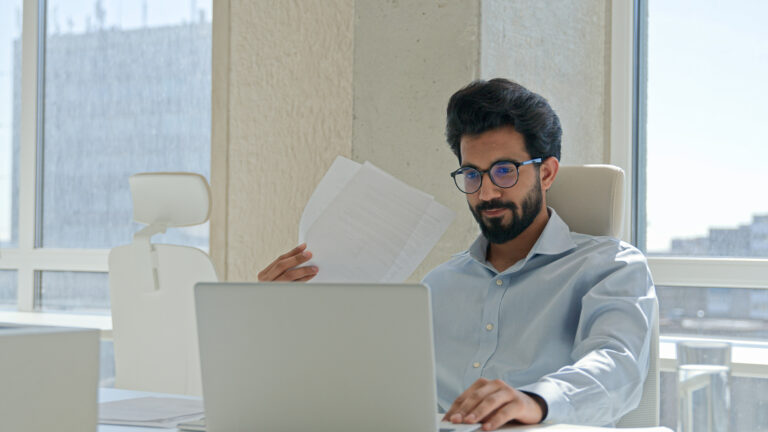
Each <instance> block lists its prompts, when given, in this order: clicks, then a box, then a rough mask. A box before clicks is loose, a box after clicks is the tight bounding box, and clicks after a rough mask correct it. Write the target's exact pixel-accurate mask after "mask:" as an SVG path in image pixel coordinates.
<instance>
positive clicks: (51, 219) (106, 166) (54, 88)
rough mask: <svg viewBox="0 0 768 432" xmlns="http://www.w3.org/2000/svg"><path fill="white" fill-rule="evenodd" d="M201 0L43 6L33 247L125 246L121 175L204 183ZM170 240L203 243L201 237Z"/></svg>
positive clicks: (205, 84) (205, 43)
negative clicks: (36, 238) (37, 233)
mask: <svg viewBox="0 0 768 432" xmlns="http://www.w3.org/2000/svg"><path fill="white" fill-rule="evenodd" d="M211 8H212V7H211V0H208V1H202V0H198V1H194V2H189V1H188V0H177V1H163V2H125V1H119V0H113V1H95V2H94V1H91V2H72V1H65V0H49V1H48V6H47V37H46V51H45V52H46V57H45V71H46V72H45V125H44V156H43V166H44V168H43V176H42V179H43V205H42V207H43V209H42V211H43V213H42V214H43V216H42V219H43V220H42V244H43V246H44V247H76V248H110V247H113V246H115V245H118V244H124V243H128V242H130V240H131V235H132V234H133V233H134V232H135V231H137V230H138V229H139V228H140V226H139V225H138V224H136V223H133V222H132V213H131V199H130V193H129V188H128V177H129V176H130V175H131V174H134V173H137V172H144V171H193V172H197V173H201V174H203V175H204V176H206V177H208V175H209V171H210V123H211V116H210V113H211V101H210V95H211ZM175 236H176V238H175V240H174V241H176V242H180V243H185V244H191V245H195V246H206V245H207V243H208V231H207V229H206V228H200V227H197V228H196V229H193V230H180V232H178V233H177V234H175Z"/></svg>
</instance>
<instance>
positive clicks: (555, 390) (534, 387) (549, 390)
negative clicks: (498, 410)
mask: <svg viewBox="0 0 768 432" xmlns="http://www.w3.org/2000/svg"><path fill="white" fill-rule="evenodd" d="M518 390H520V391H521V392H524V393H533V394H535V395H538V396H539V397H540V398H542V399H544V402H545V403H546V405H547V406H546V408H547V412H546V413H545V416H544V418H542V419H541V421H542V422H544V421H546V422H548V423H564V422H565V418H566V417H568V411H569V409H570V407H569V403H568V399H567V398H566V397H565V395H564V394H563V391H562V390H561V389H560V388H559V387H558V386H557V384H554V383H552V382H549V381H538V382H535V383H533V384H528V385H526V386H523V387H518Z"/></svg>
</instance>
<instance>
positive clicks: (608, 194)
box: [547, 165, 624, 238]
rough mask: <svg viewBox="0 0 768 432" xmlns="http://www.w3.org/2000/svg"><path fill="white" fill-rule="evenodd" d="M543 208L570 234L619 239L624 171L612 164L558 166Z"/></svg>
mask: <svg viewBox="0 0 768 432" xmlns="http://www.w3.org/2000/svg"><path fill="white" fill-rule="evenodd" d="M547 205H548V206H550V207H552V208H553V209H555V211H556V212H557V214H558V215H559V216H560V217H561V218H562V219H563V220H564V221H565V223H567V224H568V226H569V227H570V228H571V231H574V232H579V233H583V234H589V235H595V236H610V237H616V238H619V237H621V229H622V224H623V222H624V171H623V170H622V169H621V168H619V167H616V166H613V165H577V166H567V165H562V166H560V170H559V171H558V173H557V178H556V179H555V182H554V183H553V184H552V187H550V189H549V191H548V192H547Z"/></svg>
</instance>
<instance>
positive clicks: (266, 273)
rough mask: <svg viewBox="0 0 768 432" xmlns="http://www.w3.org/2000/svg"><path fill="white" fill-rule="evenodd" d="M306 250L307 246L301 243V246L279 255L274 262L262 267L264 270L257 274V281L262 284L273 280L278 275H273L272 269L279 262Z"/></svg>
mask: <svg viewBox="0 0 768 432" xmlns="http://www.w3.org/2000/svg"><path fill="white" fill-rule="evenodd" d="M306 248H307V244H306V243H302V244H300V245H298V246H296V247H295V248H293V249H291V250H289V251H288V252H286V253H284V254H282V255H280V256H279V257H277V258H275V260H274V261H272V262H271V263H269V265H268V266H266V267H264V269H262V270H261V271H260V272H259V274H258V277H259V280H260V281H262V282H266V281H272V280H274V279H275V277H277V276H279V274H277V275H275V274H274V269H275V267H276V266H277V265H278V264H279V263H280V261H282V260H284V259H286V258H290V257H293V256H295V255H297V254H300V253H301V252H302V251H304V249H306Z"/></svg>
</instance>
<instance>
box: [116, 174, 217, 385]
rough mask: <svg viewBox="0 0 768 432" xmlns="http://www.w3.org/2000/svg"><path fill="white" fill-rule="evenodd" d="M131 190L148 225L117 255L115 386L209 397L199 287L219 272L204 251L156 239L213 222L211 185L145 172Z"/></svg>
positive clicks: (137, 213) (193, 177)
mask: <svg viewBox="0 0 768 432" xmlns="http://www.w3.org/2000/svg"><path fill="white" fill-rule="evenodd" d="M129 183H130V187H131V196H132V199H133V219H134V220H135V221H137V222H141V223H144V224H147V226H145V227H144V228H142V229H141V230H140V231H138V232H136V233H135V234H134V237H133V242H132V243H130V244H128V245H124V246H119V247H116V248H114V249H112V250H111V251H110V254H109V289H110V295H111V303H112V335H113V339H114V349H115V386H116V387H119V388H125V389H131V390H144V391H154V392H164V393H176V394H189V395H201V394H202V384H201V378H200V357H199V352H198V345H197V327H196V326H197V324H196V322H195V308H194V292H193V287H194V285H195V284H196V283H197V282H201V281H205V282H215V281H216V280H217V279H218V278H217V277H216V271H215V270H214V267H213V264H212V263H211V260H210V258H209V257H208V255H207V254H206V253H205V252H203V251H201V250H200V249H197V248H194V247H187V246H177V245H168V244H155V243H152V242H151V238H152V236H153V235H154V234H157V233H162V232H165V230H166V229H167V228H169V227H181V226H191V225H198V224H202V223H204V222H205V221H206V220H208V217H209V215H210V207H211V200H210V188H209V186H208V182H206V180H205V178H204V177H203V176H201V175H198V174H192V173H141V174H136V175H133V176H131V177H130V179H129Z"/></svg>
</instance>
